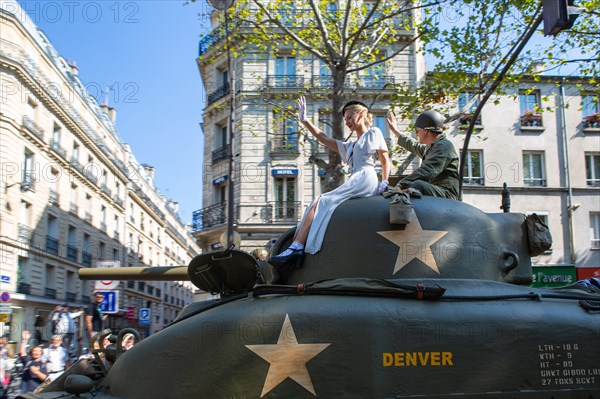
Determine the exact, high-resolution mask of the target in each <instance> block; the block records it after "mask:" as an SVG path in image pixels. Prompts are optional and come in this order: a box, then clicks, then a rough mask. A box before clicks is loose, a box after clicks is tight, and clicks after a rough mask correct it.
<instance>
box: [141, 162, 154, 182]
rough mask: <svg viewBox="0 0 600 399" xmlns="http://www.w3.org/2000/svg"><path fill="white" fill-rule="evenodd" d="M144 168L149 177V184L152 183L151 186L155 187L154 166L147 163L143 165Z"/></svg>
mask: <svg viewBox="0 0 600 399" xmlns="http://www.w3.org/2000/svg"><path fill="white" fill-rule="evenodd" d="M142 167H143V168H144V171H145V172H146V176H148V183H150V185H151V186H152V187H154V166H152V165H148V164H146V163H145V164H142Z"/></svg>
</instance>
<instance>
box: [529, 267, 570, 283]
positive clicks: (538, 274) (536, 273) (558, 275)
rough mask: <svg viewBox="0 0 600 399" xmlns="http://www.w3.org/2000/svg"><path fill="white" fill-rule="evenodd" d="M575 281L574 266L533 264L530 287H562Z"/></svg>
mask: <svg viewBox="0 0 600 399" xmlns="http://www.w3.org/2000/svg"><path fill="white" fill-rule="evenodd" d="M576 281H577V275H576V272H575V266H534V267H533V281H532V283H531V286H532V287H563V286H565V285H571V284H573V283H575V282H576Z"/></svg>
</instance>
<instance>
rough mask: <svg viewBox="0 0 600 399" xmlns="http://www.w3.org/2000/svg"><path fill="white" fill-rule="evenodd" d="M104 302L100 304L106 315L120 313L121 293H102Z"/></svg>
mask: <svg viewBox="0 0 600 399" xmlns="http://www.w3.org/2000/svg"><path fill="white" fill-rule="evenodd" d="M100 292H102V294H103V295H104V300H103V301H102V303H101V304H100V307H101V308H102V311H103V312H104V313H117V312H118V311H119V291H100Z"/></svg>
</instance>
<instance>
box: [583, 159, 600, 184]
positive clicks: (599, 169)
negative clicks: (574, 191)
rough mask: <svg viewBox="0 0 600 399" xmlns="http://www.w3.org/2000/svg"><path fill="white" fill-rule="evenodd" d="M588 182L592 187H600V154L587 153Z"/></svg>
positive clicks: (586, 171) (586, 170)
mask: <svg viewBox="0 0 600 399" xmlns="http://www.w3.org/2000/svg"><path fill="white" fill-rule="evenodd" d="M585 176H586V184H587V185H588V186H591V187H600V154H586V155H585Z"/></svg>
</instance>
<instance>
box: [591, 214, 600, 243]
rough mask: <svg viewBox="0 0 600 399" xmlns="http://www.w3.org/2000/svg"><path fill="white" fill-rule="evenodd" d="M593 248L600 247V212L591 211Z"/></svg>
mask: <svg viewBox="0 0 600 399" xmlns="http://www.w3.org/2000/svg"><path fill="white" fill-rule="evenodd" d="M590 239H591V248H592V249H600V212H591V213H590Z"/></svg>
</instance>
